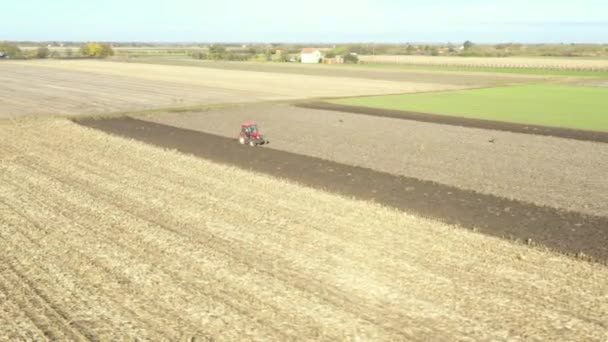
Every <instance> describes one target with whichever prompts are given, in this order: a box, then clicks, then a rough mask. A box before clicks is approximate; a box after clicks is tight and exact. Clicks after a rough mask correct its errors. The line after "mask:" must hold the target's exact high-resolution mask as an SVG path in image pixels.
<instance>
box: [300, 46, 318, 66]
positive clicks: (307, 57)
mask: <svg viewBox="0 0 608 342" xmlns="http://www.w3.org/2000/svg"><path fill="white" fill-rule="evenodd" d="M322 59H323V55H322V54H321V51H319V49H314V48H307V49H302V52H301V53H300V61H301V62H302V63H321V60H322Z"/></svg>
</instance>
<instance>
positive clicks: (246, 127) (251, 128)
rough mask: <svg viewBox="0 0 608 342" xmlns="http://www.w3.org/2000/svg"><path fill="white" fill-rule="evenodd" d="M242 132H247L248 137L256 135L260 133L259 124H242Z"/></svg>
mask: <svg viewBox="0 0 608 342" xmlns="http://www.w3.org/2000/svg"><path fill="white" fill-rule="evenodd" d="M241 132H243V133H245V134H246V135H247V136H248V137H252V136H253V137H255V136H257V135H258V125H257V124H255V123H246V124H242V125H241Z"/></svg>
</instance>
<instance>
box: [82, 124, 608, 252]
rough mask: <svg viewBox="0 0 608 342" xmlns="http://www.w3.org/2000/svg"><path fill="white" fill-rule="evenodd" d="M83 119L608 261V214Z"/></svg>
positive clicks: (183, 133) (168, 130)
mask: <svg viewBox="0 0 608 342" xmlns="http://www.w3.org/2000/svg"><path fill="white" fill-rule="evenodd" d="M79 122H80V123H81V124H83V125H85V126H88V127H93V128H97V129H100V130H103V131H105V132H108V133H113V134H117V135H121V136H125V137H128V138H135V139H138V140H140V141H143V142H146V143H150V144H153V145H157V146H161V147H165V148H170V149H176V150H178V151H180V152H184V153H189V154H193V155H196V156H199V157H202V158H205V159H208V160H212V161H216V162H220V163H225V164H228V165H236V166H239V167H244V168H247V169H251V170H254V171H257V172H263V173H266V174H270V175H272V176H276V177H279V178H287V179H289V180H292V181H296V182H298V183H301V184H304V185H307V186H311V187H314V188H318V189H323V190H327V191H331V192H336V193H340V194H343V195H346V196H354V197H356V198H360V199H365V200H372V201H375V202H378V203H381V204H383V205H389V206H392V207H395V208H399V209H402V210H405V211H406V212H409V213H413V214H416V215H420V216H422V217H432V218H436V219H440V220H442V221H445V222H447V223H449V224H458V225H461V226H464V227H470V228H475V229H478V230H479V231H481V232H483V233H485V234H488V235H492V236H497V237H506V238H509V239H518V240H520V241H528V239H530V240H529V241H532V242H533V243H534V244H540V245H543V246H546V247H549V248H552V249H554V250H557V251H560V252H563V253H567V254H570V255H575V254H578V253H579V252H583V253H584V254H585V255H588V256H591V257H592V258H594V259H597V260H599V261H602V262H607V261H608V245H607V244H606V241H608V230H606V227H608V217H593V216H586V215H581V214H577V213H572V212H570V213H569V212H565V211H559V210H555V209H550V208H543V207H539V206H534V205H530V204H526V203H522V202H517V201H511V200H507V199H503V198H499V197H494V196H489V195H482V194H478V193H474V192H471V191H464V190H459V189H457V188H454V187H449V186H444V185H440V184H436V183H431V182H424V181H420V180H418V179H415V178H406V177H401V176H395V175H392V174H388V173H381V172H377V171H373V170H371V169H365V168H360V167H355V166H349V165H344V164H339V163H335V162H331V161H326V160H322V159H318V158H312V157H307V156H302V155H298V154H293V153H289V152H283V151H278V150H272V149H268V148H258V149H256V150H253V151H252V150H251V149H250V148H249V147H245V146H241V145H238V144H237V143H236V142H235V140H234V139H232V138H226V137H221V136H217V135H211V134H206V133H202V132H198V131H193V130H185V129H180V128H176V127H172V126H166V125H160V124H156V123H151V122H147V121H141V120H136V119H131V118H116V119H108V120H85V121H79Z"/></svg>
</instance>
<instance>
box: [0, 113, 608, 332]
mask: <svg viewBox="0 0 608 342" xmlns="http://www.w3.org/2000/svg"><path fill="white" fill-rule="evenodd" d="M0 133H1V134H0V179H1V182H0V212H1V213H2V215H0V238H1V239H0V241H2V247H3V253H2V254H0V259H1V261H2V262H0V298H2V300H0V327H1V329H0V331H1V334H2V335H1V336H0V338H2V339H12V340H15V339H27V338H29V339H35V340H40V339H44V338H47V339H51V340H65V339H84V338H90V339H93V338H97V339H101V340H110V339H125V338H129V337H130V338H135V337H137V338H139V339H154V340H159V339H168V340H176V339H180V338H181V339H187V338H190V337H192V336H197V337H212V338H216V339H217V338H218V337H221V338H222V339H228V340H243V339H251V340H280V341H284V340H292V339H302V340H304V339H310V340H328V341H335V340H466V339H473V340H506V339H509V338H514V339H518V338H520V339H538V340H604V339H606V338H608V325H607V324H606V321H605V319H604V318H605V317H606V316H608V301H606V296H607V295H608V285H607V284H608V269H607V268H606V267H604V266H600V265H595V264H588V263H585V262H580V261H576V260H573V259H570V258H567V257H564V256H560V255H556V254H551V253H548V252H544V251H540V250H537V249H534V248H528V247H524V246H519V245H513V244H510V243H507V242H505V241H501V240H498V239H493V238H489V237H485V236H482V235H478V234H474V233H471V232H467V231H464V230H460V229H453V227H450V226H446V225H443V224H440V223H437V222H434V221H431V220H427V219H421V218H417V217H414V216H410V215H407V214H403V213H399V212H396V211H392V210H388V209H384V208H381V207H379V206H377V205H374V204H370V203H364V202H357V201H353V200H349V199H345V198H341V197H337V196H334V195H330V194H326V193H323V192H319V191H315V190H311V189H307V188H304V187H300V186H297V185H294V184H290V183H286V182H283V181H279V180H276V179H273V178H270V177H265V176H261V175H256V174H253V173H249V172H245V171H240V170H237V169H233V168H230V167H226V166H220V165H217V164H213V163H210V162H207V161H204V160H199V159H196V158H193V157H188V156H184V155H181V154H179V153H175V152H170V151H163V150H161V149H158V148H153V147H150V146H147V145H144V144H141V143H137V142H132V141H128V140H125V139H120V138H115V137H110V136H107V135H105V134H102V133H100V132H95V131H92V130H88V129H84V128H81V127H79V126H77V125H75V124H72V123H69V122H66V121H60V120H54V121H21V122H19V123H14V122H13V123H9V122H6V121H4V122H0ZM311 217H313V218H314V219H311ZM531 317H533V318H534V319H530V318H531Z"/></svg>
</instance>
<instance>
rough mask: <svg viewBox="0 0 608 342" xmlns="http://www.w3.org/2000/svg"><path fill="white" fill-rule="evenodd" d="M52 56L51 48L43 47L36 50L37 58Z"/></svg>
mask: <svg viewBox="0 0 608 342" xmlns="http://www.w3.org/2000/svg"><path fill="white" fill-rule="evenodd" d="M50 54H51V51H50V50H49V48H47V47H45V46H43V47H39V48H38V49H37V50H36V58H47V57H49V55H50Z"/></svg>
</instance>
